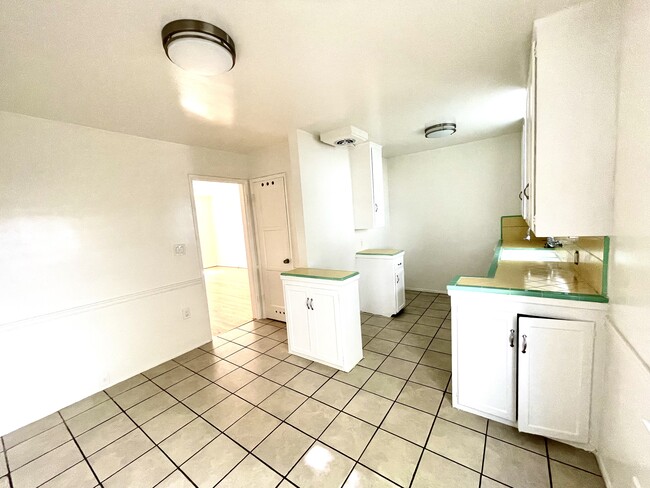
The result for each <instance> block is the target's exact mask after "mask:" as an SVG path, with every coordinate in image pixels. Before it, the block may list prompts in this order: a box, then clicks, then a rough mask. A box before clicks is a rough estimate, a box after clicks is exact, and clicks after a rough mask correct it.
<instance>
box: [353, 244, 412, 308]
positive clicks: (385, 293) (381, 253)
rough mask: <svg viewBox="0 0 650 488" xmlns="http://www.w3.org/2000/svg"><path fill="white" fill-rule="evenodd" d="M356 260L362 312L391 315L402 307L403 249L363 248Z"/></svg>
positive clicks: (404, 298)
mask: <svg viewBox="0 0 650 488" xmlns="http://www.w3.org/2000/svg"><path fill="white" fill-rule="evenodd" d="M355 262H356V269H357V271H359V274H360V276H361V278H360V280H359V295H360V304H361V310H362V311H363V312H368V313H372V314H375V315H383V316H385V317H390V316H391V315H395V314H396V313H398V312H399V311H400V310H402V309H403V308H404V305H405V303H406V289H405V286H404V251H402V250H400V249H365V250H363V251H359V252H358V253H357V254H356V260H355Z"/></svg>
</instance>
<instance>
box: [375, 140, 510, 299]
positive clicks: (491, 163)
mask: <svg viewBox="0 0 650 488" xmlns="http://www.w3.org/2000/svg"><path fill="white" fill-rule="evenodd" d="M520 144H521V134H520V133H516V134H508V135H504V136H500V137H495V138H490V139H484V140H481V141H477V142H472V143H468V144H461V145H457V146H449V147H445V148H441V149H435V150H431V151H424V152H420V153H415V154H408V155H405V156H398V157H394V158H390V159H388V182H389V185H388V186H389V189H390V192H389V194H390V202H391V208H390V228H389V229H388V237H387V245H388V246H390V247H395V248H401V249H404V250H405V251H406V255H405V268H404V269H405V275H406V276H405V278H406V287H407V288H410V289H420V290H429V291H438V292H445V289H446V288H445V287H446V285H447V283H448V282H449V281H450V280H451V279H452V278H453V277H454V276H455V275H459V274H462V275H478V276H485V273H486V272H487V270H488V268H489V266H490V261H491V260H492V256H493V252H492V251H493V249H494V246H495V244H496V243H497V241H498V240H499V236H500V217H501V216H503V215H519V213H520V210H519V199H518V197H517V195H518V193H519V184H520V174H521V169H520V164H521V154H520Z"/></svg>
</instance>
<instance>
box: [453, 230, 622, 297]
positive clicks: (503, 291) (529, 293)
mask: <svg viewBox="0 0 650 488" xmlns="http://www.w3.org/2000/svg"><path fill="white" fill-rule="evenodd" d="M502 244H503V241H501V240H500V241H499V242H498V244H497V246H496V248H495V249H494V256H493V257H492V262H491V264H490V269H489V270H488V272H487V276H461V275H457V276H454V277H453V278H452V280H451V281H450V282H449V284H448V285H447V290H463V291H475V292H481V293H497V294H500V295H519V296H525V297H538V298H556V299H560V300H576V301H579V302H598V303H608V302H609V298H607V296H606V295H605V293H606V292H607V281H606V280H607V264H608V262H607V261H608V254H609V237H605V253H604V257H605V259H604V260H603V294H602V295H591V294H586V293H563V292H559V291H542V290H523V289H521V288H498V287H490V286H475V285H459V284H458V281H459V280H460V279H461V278H494V276H495V275H496V272H497V267H498V266H499V255H500V254H501V249H502ZM508 249H514V248H508Z"/></svg>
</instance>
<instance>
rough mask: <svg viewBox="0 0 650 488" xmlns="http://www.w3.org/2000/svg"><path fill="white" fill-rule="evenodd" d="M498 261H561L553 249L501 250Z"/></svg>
mask: <svg viewBox="0 0 650 488" xmlns="http://www.w3.org/2000/svg"><path fill="white" fill-rule="evenodd" d="M499 260H500V261H541V262H545V263H548V262H555V263H559V262H560V261H562V260H561V259H560V257H559V256H558V254H557V251H556V250H554V249H501V254H500V255H499Z"/></svg>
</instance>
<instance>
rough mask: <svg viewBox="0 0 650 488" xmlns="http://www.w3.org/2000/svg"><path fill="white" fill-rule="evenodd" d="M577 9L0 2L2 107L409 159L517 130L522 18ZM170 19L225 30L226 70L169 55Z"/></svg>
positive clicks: (249, 146)
mask: <svg viewBox="0 0 650 488" xmlns="http://www.w3.org/2000/svg"><path fill="white" fill-rule="evenodd" d="M574 3H579V0H491V1H488V0H219V1H216V0H174V1H169V0H109V1H107V0H69V1H51V0H30V1H25V0H2V2H0V32H1V33H2V35H1V36H0V70H1V71H0V73H1V74H0V110H6V111H12V112H19V113H24V114H29V115H34V116H37V117H44V118H49V119H56V120H63V121H66V122H73V123H77V124H82V125H87V126H91V127H97V128H102V129H107V130H112V131H118V132H125V133H129V134H135V135H139V136H144V137H150V138H155V139H162V140H167V141H173V142H179V143H184V144H192V145H198V146H207V147H212V148H217V149H223V150H229V151H236V152H250V151H251V150H254V149H256V148H259V147H262V146H266V145H269V144H273V143H276V142H279V141H282V140H286V136H287V133H288V132H289V131H291V130H294V129H296V128H300V129H304V130H307V131H310V132H313V133H318V132H321V131H325V130H330V129H334V128H338V127H340V126H343V125H350V124H352V125H355V126H357V127H359V128H361V129H364V130H366V131H368V132H369V134H370V138H371V139H372V140H373V141H376V142H378V143H380V144H383V145H384V154H385V155H386V156H394V155H398V154H405V153H411V152H416V151H422V150H426V149H432V148H435V147H440V146H444V145H450V144H458V143H463V142H468V141H471V140H477V139H482V138H485V137H491V136H495V135H499V134H504V133H508V132H513V131H515V130H518V128H519V122H517V119H518V118H519V117H520V116H521V111H522V109H523V103H522V94H523V90H521V87H523V86H524V85H525V79H526V72H527V60H528V49H529V47H528V45H529V42H530V36H531V31H532V22H533V19H535V18H537V17H542V16H545V15H547V14H549V13H552V12H554V11H556V10H559V9H561V8H564V7H565V6H567V5H569V4H574ZM177 18H197V19H200V20H204V21H207V22H211V23H213V24H215V25H217V26H219V27H221V28H223V29H224V30H225V31H226V32H228V33H229V34H230V35H231V36H232V37H233V39H234V40H235V43H236V46H237V64H236V66H235V68H234V69H233V71H231V72H230V73H227V74H225V75H222V76H218V77H210V78H201V77H192V76H190V75H188V74H187V73H185V72H182V71H181V70H180V69H179V68H177V67H176V66H175V65H173V64H172V63H171V62H169V61H168V60H167V58H166V57H165V54H164V51H163V48H162V44H161V40H160V30H161V28H162V26H163V25H165V24H166V23H167V22H169V21H171V20H175V19H177ZM449 118H452V119H455V121H456V122H457V123H458V132H457V133H456V134H455V135H454V136H452V137H449V138H446V139H440V140H426V139H425V138H424V137H423V129H424V127H425V125H427V124H431V123H435V122H439V121H443V120H447V119H449Z"/></svg>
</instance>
